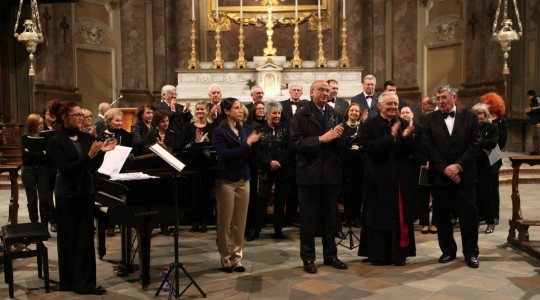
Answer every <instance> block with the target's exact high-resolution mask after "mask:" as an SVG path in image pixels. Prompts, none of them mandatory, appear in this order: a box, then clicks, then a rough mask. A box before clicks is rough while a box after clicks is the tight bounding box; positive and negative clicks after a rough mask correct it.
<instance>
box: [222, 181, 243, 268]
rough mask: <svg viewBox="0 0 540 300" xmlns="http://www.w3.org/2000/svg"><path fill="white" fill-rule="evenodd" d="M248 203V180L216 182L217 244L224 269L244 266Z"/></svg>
mask: <svg viewBox="0 0 540 300" xmlns="http://www.w3.org/2000/svg"><path fill="white" fill-rule="evenodd" d="M248 202H249V181H248V180H239V181H236V182H230V181H226V180H221V179H217V180H216V207H217V243H218V250H219V254H220V255H221V265H222V267H231V266H232V267H239V266H241V265H242V262H241V260H242V247H243V245H244V230H245V228H246V216H247V209H248Z"/></svg>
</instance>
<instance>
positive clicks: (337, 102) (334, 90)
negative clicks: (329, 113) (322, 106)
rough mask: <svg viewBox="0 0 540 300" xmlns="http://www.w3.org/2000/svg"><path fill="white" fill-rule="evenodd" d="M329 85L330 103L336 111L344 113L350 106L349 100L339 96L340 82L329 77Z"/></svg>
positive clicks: (340, 113)
mask: <svg viewBox="0 0 540 300" xmlns="http://www.w3.org/2000/svg"><path fill="white" fill-rule="evenodd" d="M326 82H328V85H329V86H330V95H329V98H328V105H330V106H332V108H333V109H334V110H335V111H336V113H337V114H339V115H342V116H343V115H344V114H345V111H346V110H347V107H349V102H347V100H345V99H343V98H339V97H338V92H339V84H338V82H337V81H336V80H334V79H329V80H328V81H326Z"/></svg>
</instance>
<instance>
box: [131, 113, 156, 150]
mask: <svg viewBox="0 0 540 300" xmlns="http://www.w3.org/2000/svg"><path fill="white" fill-rule="evenodd" d="M154 110H155V108H154V107H153V106H152V104H143V105H141V106H139V109H138V110H137V123H135V124H133V125H131V134H133V142H132V145H133V154H135V155H141V154H144V153H148V150H145V148H144V139H145V138H146V136H147V135H148V134H149V133H150V131H151V130H152V128H153V127H152V118H153V117H154Z"/></svg>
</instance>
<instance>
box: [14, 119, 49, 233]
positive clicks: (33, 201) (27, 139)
mask: <svg viewBox="0 0 540 300" xmlns="http://www.w3.org/2000/svg"><path fill="white" fill-rule="evenodd" d="M42 130H43V118H41V116H40V115H38V114H31V115H29V116H28V118H27V119H26V130H25V133H24V134H23V135H22V136H21V155H22V171H21V175H22V176H21V179H22V183H23V185H24V190H25V192H26V198H27V200H28V204H27V206H28V216H29V217H30V222H32V223H36V222H38V221H39V219H40V218H39V217H40V216H41V224H43V226H44V227H45V228H47V227H48V225H49V170H48V166H47V152H48V149H47V147H48V145H47V142H48V140H47V138H45V136H43V134H41V133H40V131H42ZM38 199H39V202H38ZM38 203H39V206H38ZM38 207H39V214H38Z"/></svg>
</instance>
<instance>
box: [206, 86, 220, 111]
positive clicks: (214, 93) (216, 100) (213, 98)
mask: <svg viewBox="0 0 540 300" xmlns="http://www.w3.org/2000/svg"><path fill="white" fill-rule="evenodd" d="M208 97H209V98H210V102H209V103H208V104H206V108H207V109H208V111H209V112H210V115H211V116H212V119H214V120H215V119H217V118H218V117H219V115H220V114H221V108H220V107H219V104H220V103H221V98H222V97H223V94H222V93H221V87H220V86H219V85H217V84H212V85H211V86H210V87H209V88H208Z"/></svg>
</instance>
